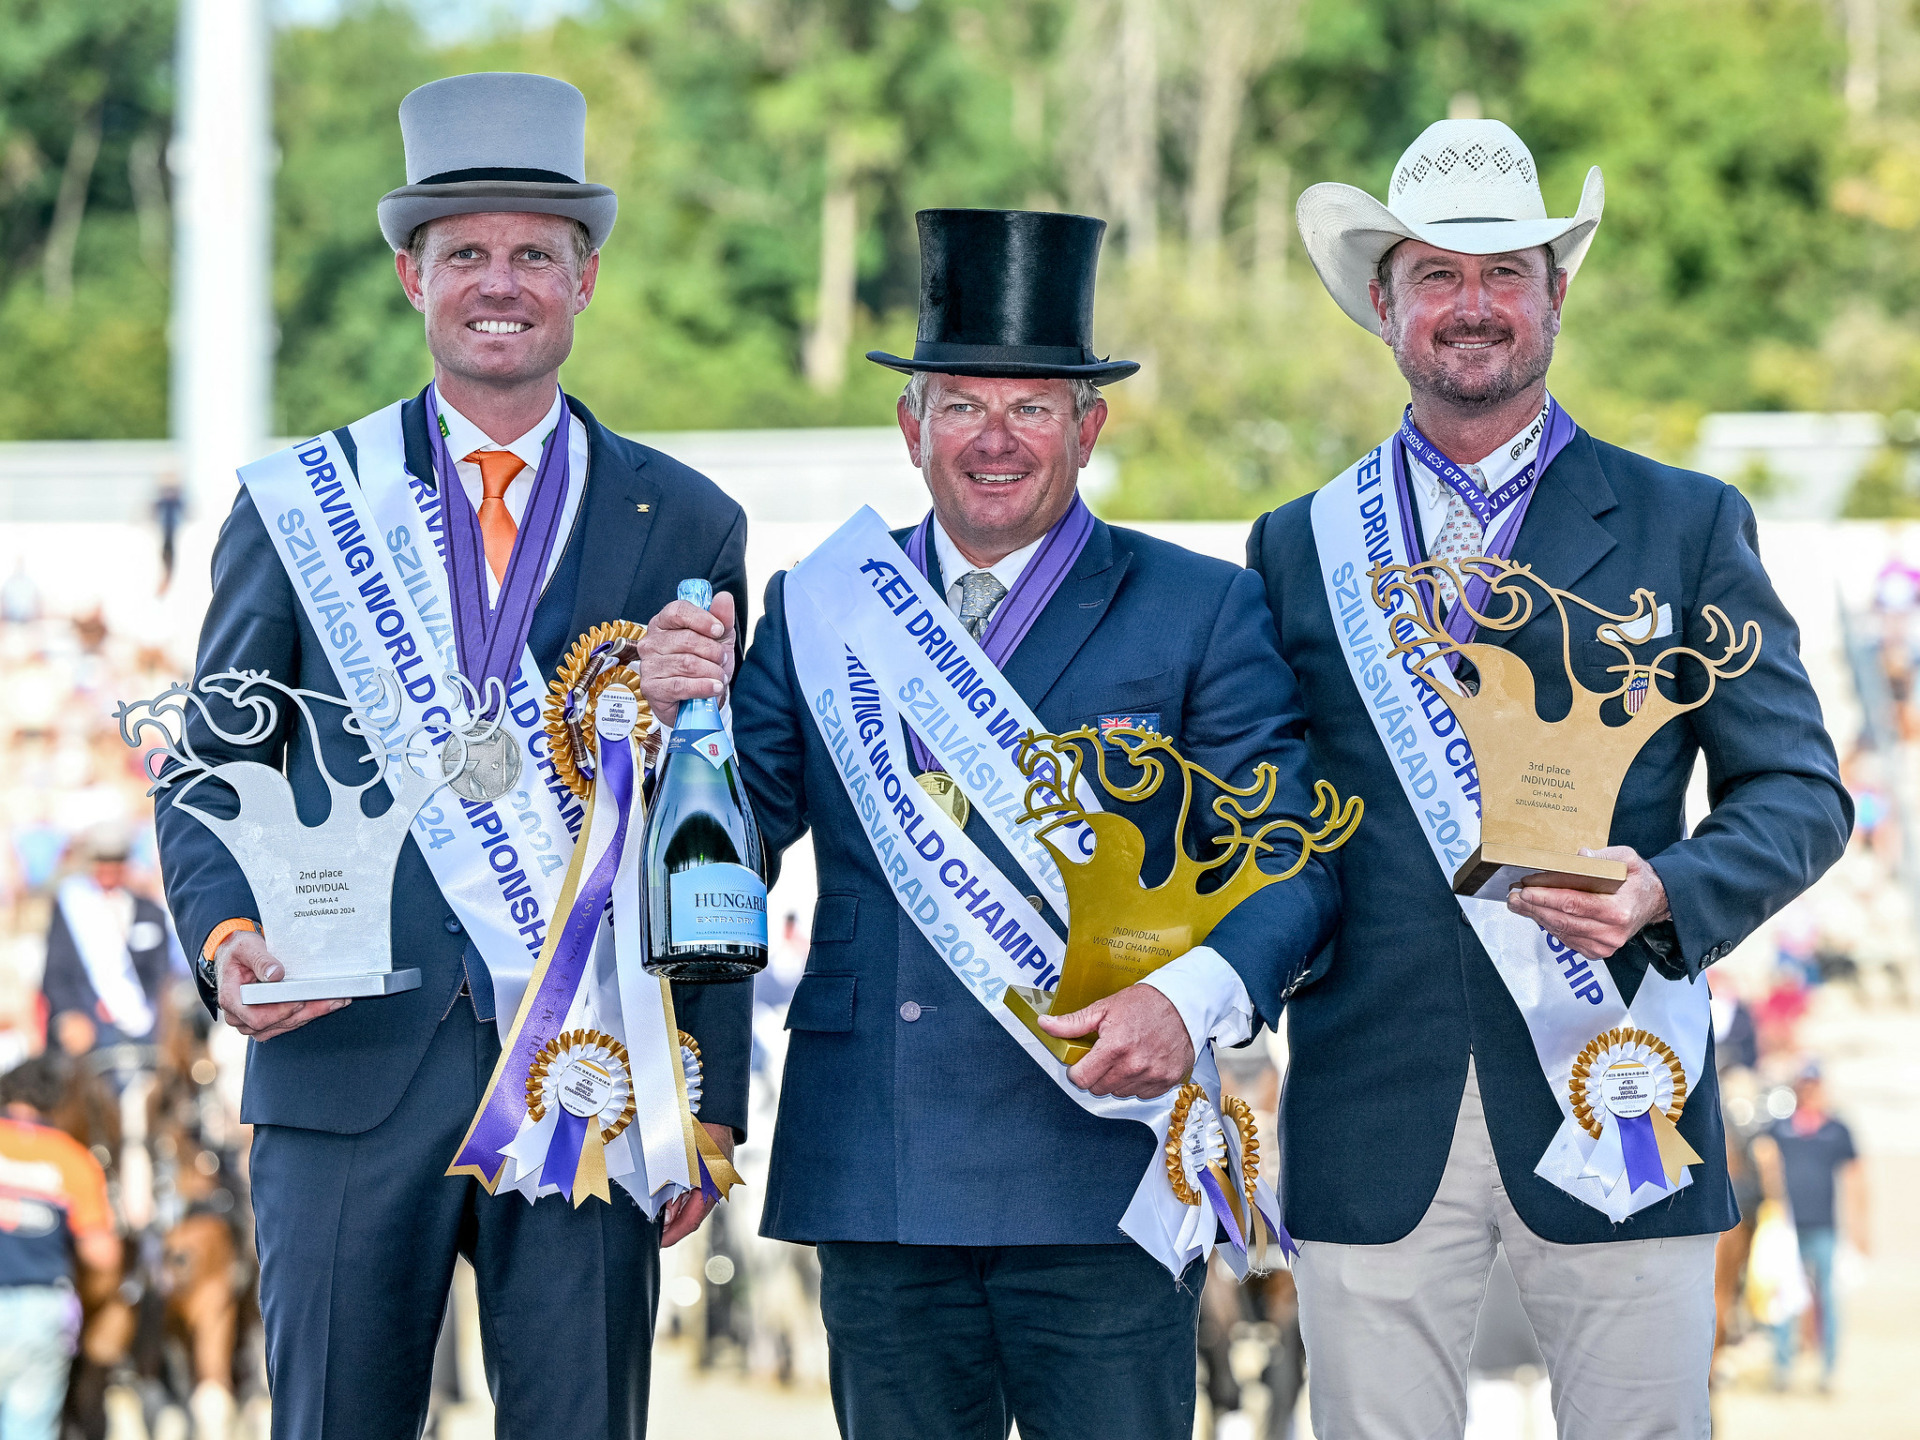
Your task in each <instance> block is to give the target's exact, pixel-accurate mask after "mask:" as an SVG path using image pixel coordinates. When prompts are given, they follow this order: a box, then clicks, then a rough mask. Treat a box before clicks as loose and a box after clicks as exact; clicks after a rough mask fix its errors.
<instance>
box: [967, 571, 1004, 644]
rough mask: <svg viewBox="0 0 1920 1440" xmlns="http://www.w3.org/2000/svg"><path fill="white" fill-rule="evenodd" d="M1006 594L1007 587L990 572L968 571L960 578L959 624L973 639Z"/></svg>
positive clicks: (983, 627) (978, 635)
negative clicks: (963, 626) (964, 627)
mask: <svg viewBox="0 0 1920 1440" xmlns="http://www.w3.org/2000/svg"><path fill="white" fill-rule="evenodd" d="M1006 593H1007V587H1006V586H1004V585H1002V584H1001V583H1000V582H999V581H998V580H996V579H994V578H993V572H992V571H990V570H969V571H968V572H967V573H966V574H964V575H962V576H961V577H960V623H961V624H962V625H965V626H966V627H967V633H968V634H969V635H971V636H973V638H974V639H976V640H978V639H979V638H980V632H981V631H983V630H985V629H986V628H987V617H988V616H989V615H991V614H993V607H994V606H996V605H998V604H999V603H1000V601H1001V600H1002V599H1003V598H1004V597H1005V595H1006Z"/></svg>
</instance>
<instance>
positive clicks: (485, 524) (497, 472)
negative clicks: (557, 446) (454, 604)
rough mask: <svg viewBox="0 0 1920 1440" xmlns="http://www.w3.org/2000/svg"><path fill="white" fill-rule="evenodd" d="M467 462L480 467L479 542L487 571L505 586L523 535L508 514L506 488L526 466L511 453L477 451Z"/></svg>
mask: <svg viewBox="0 0 1920 1440" xmlns="http://www.w3.org/2000/svg"><path fill="white" fill-rule="evenodd" d="M467 460H468V462H469V463H470V464H474V465H478V466H479V467H480V496H481V498H480V511H479V515H480V541H481V543H482V544H483V545H485V546H486V550H487V568H488V569H489V570H491V571H493V578H494V580H495V582H496V583H500V584H504V583H506V578H507V561H508V560H509V559H511V558H512V556H513V538H514V536H516V535H518V534H519V533H520V527H519V526H517V525H515V524H514V523H513V516H512V514H511V513H509V512H508V510H507V486H509V485H511V484H512V483H513V477H514V476H516V475H518V474H519V473H520V472H521V471H522V470H524V469H526V468H527V464H526V461H524V460H522V459H521V458H520V457H519V456H518V455H515V454H514V453H513V452H512V451H509V450H475V451H474V452H473V453H472V454H471V455H469V456H467Z"/></svg>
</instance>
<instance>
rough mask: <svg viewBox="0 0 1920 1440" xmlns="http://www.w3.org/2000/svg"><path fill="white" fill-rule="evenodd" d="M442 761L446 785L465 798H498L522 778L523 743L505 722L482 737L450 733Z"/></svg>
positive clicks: (442, 753)
mask: <svg viewBox="0 0 1920 1440" xmlns="http://www.w3.org/2000/svg"><path fill="white" fill-rule="evenodd" d="M440 763H441V765H442V767H443V773H444V774H445V775H446V777H447V787H448V788H449V789H450V790H452V791H453V793H454V794H456V795H458V796H460V797H461V798H462V799H466V800H498V799H499V798H500V797H501V796H502V795H504V794H506V793H507V792H508V791H509V790H511V789H512V788H513V787H514V786H515V785H517V784H518V783H519V781H520V747H519V746H518V745H516V744H514V743H513V736H512V735H511V734H509V733H508V732H507V729H506V727H505V726H501V727H500V728H499V729H498V730H495V731H494V732H493V733H492V734H491V735H489V736H487V737H486V738H485V739H482V740H469V739H468V738H467V737H466V736H464V735H461V734H459V733H457V732H456V733H455V734H452V735H449V736H448V737H447V743H446V745H445V746H444V747H443V748H442V749H441V751H440Z"/></svg>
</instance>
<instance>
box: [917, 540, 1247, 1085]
mask: <svg viewBox="0 0 1920 1440" xmlns="http://www.w3.org/2000/svg"><path fill="white" fill-rule="evenodd" d="M1044 539H1046V536H1044V535H1043V536H1041V537H1040V540H1035V541H1034V542H1033V543H1032V544H1031V545H1024V546H1022V547H1021V548H1020V549H1018V550H1016V551H1014V552H1013V553H1012V554H1011V555H1008V556H1006V557H1005V558H1004V559H1002V560H998V561H996V562H995V563H993V564H992V565H989V566H987V567H986V569H987V572H988V573H989V574H991V575H992V576H993V578H994V579H996V580H998V581H999V582H1000V583H1001V584H1002V585H1004V586H1006V587H1007V589H1008V590H1011V589H1013V583H1014V581H1016V580H1018V579H1019V578H1020V575H1021V572H1022V571H1024V570H1025V569H1026V568H1027V564H1028V562H1029V561H1031V560H1032V559H1033V556H1034V552H1035V551H1037V550H1039V548H1040V541H1041V540H1044ZM933 551H934V554H935V555H936V556H937V557H939V561H940V578H941V579H942V580H945V581H946V582H947V604H948V606H949V607H951V608H952V609H953V611H954V612H955V613H956V614H957V613H959V609H960V580H961V577H962V576H965V575H969V574H971V573H972V572H974V571H975V570H978V569H980V568H981V567H980V566H978V565H975V564H974V563H973V562H972V561H971V560H968V559H967V558H966V557H965V556H964V555H962V554H961V553H960V547H959V546H957V545H955V544H954V543H953V540H952V538H951V537H950V536H949V535H948V534H947V532H946V529H945V527H944V526H942V525H941V523H940V519H939V517H938V516H935V517H934V521H933ZM1141 983H1142V984H1146V985H1151V986H1152V987H1153V988H1154V989H1156V990H1158V991H1159V992H1160V993H1161V994H1162V995H1165V996H1166V997H1167V999H1169V1000H1171V1001H1172V1002H1173V1008H1174V1009H1175V1010H1177V1011H1179V1012H1180V1020H1181V1023H1182V1024H1184V1025H1185V1026H1186V1027H1187V1038H1188V1039H1189V1040H1190V1041H1191V1042H1192V1043H1193V1053H1194V1054H1195V1055H1198V1054H1199V1053H1200V1050H1201V1048H1202V1047H1203V1046H1204V1045H1205V1044H1206V1043H1207V1041H1208V1040H1209V1039H1213V1040H1216V1041H1218V1042H1219V1043H1220V1044H1222V1045H1236V1044H1238V1043H1239V1042H1240V1041H1242V1040H1245V1039H1246V1038H1247V1037H1248V1036H1249V1035H1251V1034H1253V1001H1252V1000H1251V999H1250V998H1249V997H1248V995H1247V987H1246V985H1245V983H1244V982H1242V980H1241V979H1240V977H1239V975H1238V974H1236V973H1235V972H1234V968H1233V967H1232V966H1231V965H1229V964H1228V963H1227V962H1226V960H1225V959H1224V958H1223V957H1222V956H1221V954H1220V952H1219V951H1217V950H1215V949H1213V948H1212V947H1211V946H1207V945H1199V946H1196V947H1194V948H1193V949H1192V950H1189V951H1188V952H1187V953H1186V954H1185V955H1182V956H1181V957H1180V958H1179V959H1177V960H1171V961H1169V962H1168V963H1167V964H1165V965H1162V966H1161V967H1160V968H1159V969H1158V970H1156V971H1154V972H1153V973H1152V974H1151V975H1149V976H1147V977H1146V979H1145V980H1144V981H1142V982H1141Z"/></svg>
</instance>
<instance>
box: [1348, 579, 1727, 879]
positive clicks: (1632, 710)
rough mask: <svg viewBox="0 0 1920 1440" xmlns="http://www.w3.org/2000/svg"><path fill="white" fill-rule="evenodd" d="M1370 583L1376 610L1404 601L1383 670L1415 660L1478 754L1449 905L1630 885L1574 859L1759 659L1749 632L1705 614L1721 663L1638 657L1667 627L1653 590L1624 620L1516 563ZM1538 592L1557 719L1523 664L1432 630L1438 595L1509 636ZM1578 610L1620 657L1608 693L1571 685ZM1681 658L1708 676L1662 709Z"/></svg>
mask: <svg viewBox="0 0 1920 1440" xmlns="http://www.w3.org/2000/svg"><path fill="white" fill-rule="evenodd" d="M1476 576H1477V577H1478V578H1480V579H1482V580H1484V581H1485V582H1486V583H1487V586H1488V590H1487V595H1486V598H1485V600H1484V601H1483V602H1482V604H1483V607H1484V609H1481V608H1475V606H1474V605H1473V604H1472V603H1471V602H1469V601H1468V600H1466V598H1465V596H1466V594H1467V583H1468V581H1469V580H1471V579H1472V578H1474V577H1476ZM1368 579H1370V580H1371V581H1372V582H1373V586H1374V590H1373V595H1374V601H1375V603H1376V604H1378V605H1379V606H1380V608H1381V609H1382V610H1385V611H1392V609H1393V607H1394V604H1395V602H1396V600H1397V599H1405V600H1407V601H1408V602H1410V603H1409V605H1408V607H1407V608H1406V609H1405V610H1403V611H1402V612H1401V613H1400V614H1399V616H1398V617H1396V618H1395V620H1394V621H1393V622H1392V628H1393V636H1394V642H1395V643H1394V647H1393V649H1392V650H1391V651H1389V652H1388V653H1387V655H1386V656H1385V657H1383V658H1384V659H1385V660H1388V661H1391V660H1395V659H1399V658H1400V657H1402V656H1406V657H1410V660H1409V663H1410V665H1411V668H1412V669H1413V670H1414V671H1415V672H1416V673H1417V674H1419V675H1420V677H1421V678H1422V679H1424V680H1425V681H1426V682H1427V683H1428V684H1430V685H1432V686H1433V688H1434V691H1435V693H1436V694H1438V695H1439V697H1440V699H1441V700H1443V701H1444V702H1445V703H1446V705H1447V708H1448V709H1449V710H1451V711H1452V712H1453V714H1454V716H1455V718H1457V719H1458V720H1459V722H1460V728H1461V729H1462V730H1463V731H1465V732H1466V738H1467V743H1468V744H1469V745H1471V746H1472V747H1473V760H1474V764H1475V766H1476V767H1477V770H1478V774H1479V780H1480V844H1479V846H1478V847H1477V848H1476V849H1475V850H1474V852H1473V853H1472V854H1471V855H1469V856H1468V857H1467V859H1466V860H1465V861H1464V862H1463V863H1462V864H1461V865H1460V867H1459V868H1458V869H1457V870H1455V872H1454V875H1453V889H1454V893H1455V894H1458V895H1480V896H1486V897H1490V898H1499V897H1504V896H1505V895H1506V893H1507V890H1508V888H1509V887H1510V886H1513V885H1554V886H1560V887H1563V888H1566V889H1570V890H1586V891H1590V892H1594V893H1598V894H1612V893H1613V892H1614V891H1615V890H1618V889H1619V888H1620V886H1621V885H1622V884H1623V883H1625V881H1626V878H1627V867H1626V865H1625V864H1624V863H1623V862H1621V861H1619V860H1602V859H1596V858H1594V857H1592V856H1586V855H1582V854H1580V851H1582V850H1598V849H1601V848H1603V847H1604V846H1605V845H1606V844H1607V838H1608V833H1609V831H1611V829H1612V828H1613V810H1614V805H1615V804H1616V803H1617V802H1618V800H1619V798H1620V786H1621V783H1622V782H1623V781H1624V780H1625V779H1626V774H1627V769H1628V767H1629V766H1631V765H1632V764H1633V760H1634V757H1635V756H1636V755H1638V754H1639V753H1640V749H1641V747H1642V746H1644V745H1645V744H1646V743H1647V741H1649V740H1651V739H1652V738H1653V736H1654V732H1655V731H1657V730H1659V729H1660V727H1661V726H1663V725H1665V724H1666V723H1667V722H1668V721H1669V720H1671V719H1673V718H1674V717H1675V716H1676V715H1684V714H1686V713H1687V712H1688V711H1689V710H1697V709H1699V708H1700V707H1701V706H1702V705H1704V704H1706V703H1707V701H1708V700H1710V699H1712V698H1713V693H1714V691H1715V689H1716V688H1717V687H1718V685H1719V683H1720V681H1722V680H1733V679H1737V678H1738V677H1740V676H1742V675H1744V674H1746V673H1747V671H1748V670H1750V669H1751V668H1752V667H1753V662H1754V661H1755V660H1756V659H1758V658H1759V655H1760V626H1759V625H1758V623H1756V622H1755V621H1752V620H1749V621H1748V622H1747V623H1746V625H1745V627H1744V628H1743V629H1741V630H1740V631H1739V632H1738V633H1737V634H1736V632H1735V630H1734V626H1733V623H1732V622H1731V621H1730V620H1728V619H1727V616H1726V613H1725V612H1724V611H1722V610H1721V609H1720V608H1719V607H1718V606H1715V605H1708V606H1705V607H1703V608H1702V610H1701V611H1700V615H1701V618H1702V619H1704V620H1705V621H1706V622H1707V627H1708V628H1707V643H1708V644H1709V645H1714V644H1723V646H1724V648H1723V649H1722V651H1721V653H1720V655H1719V657H1718V658H1717V659H1714V658H1710V657H1708V656H1706V655H1703V654H1701V653H1700V652H1699V651H1698V650H1694V649H1690V648H1689V647H1687V646H1685V645H1669V646H1667V647H1666V648H1664V649H1662V650H1660V651H1659V652H1658V653H1656V654H1655V655H1654V656H1653V657H1652V658H1651V659H1648V660H1640V659H1636V658H1635V656H1634V653H1633V648H1632V647H1633V646H1634V645H1646V644H1649V643H1650V642H1652V641H1654V640H1657V639H1660V638H1662V625H1663V624H1665V625H1666V627H1667V628H1668V629H1669V630H1670V629H1671V621H1670V620H1668V619H1666V617H1665V615H1664V614H1663V612H1664V611H1665V608H1666V607H1664V606H1656V605H1655V603H1654V595H1653V592H1652V591H1651V590H1644V589H1642V590H1635V591H1634V592H1633V609H1632V610H1631V611H1629V612H1628V613H1627V614H1624V615H1616V614H1614V613H1613V612H1612V611H1609V610H1602V609H1601V608H1600V607H1599V606H1597V605H1591V604H1589V603H1588V602H1587V601H1585V600H1582V599H1581V598H1580V597H1579V596H1578V595H1575V594H1573V593H1571V592H1570V591H1566V590H1559V589H1555V588H1554V587H1553V586H1551V585H1549V584H1547V583H1546V582H1545V581H1544V580H1542V579H1541V578H1540V577H1539V576H1537V575H1535V574H1534V573H1533V571H1532V570H1531V569H1530V568H1529V567H1527V566H1525V565H1514V564H1512V563H1510V562H1508V561H1506V560H1501V559H1498V558H1496V557H1493V556H1489V555H1471V556H1466V557H1464V558H1462V559H1459V560H1457V561H1447V560H1426V561H1422V562H1421V563H1420V564H1418V565H1383V566H1377V567H1376V568H1374V569H1373V570H1370V571H1369V572H1368ZM1536 591H1537V592H1539V593H1540V594H1542V595H1544V596H1545V597H1546V601H1547V603H1550V604H1551V605H1552V606H1553V608H1554V610H1555V611H1556V612H1557V613H1558V614H1559V617H1560V659H1561V664H1562V665H1563V666H1564V667H1565V669H1566V672H1567V683H1568V684H1569V685H1570V686H1571V687H1572V690H1573V704H1572V706H1571V708H1570V709H1569V710H1568V711H1567V714H1566V716H1565V718H1563V719H1560V720H1543V719H1541V718H1540V714H1539V711H1538V709H1537V708H1536V707H1535V704H1534V677H1533V672H1532V671H1531V670H1529V669H1528V668H1527V665H1526V662H1524V661H1523V660H1521V659H1520V658H1519V657H1518V656H1517V655H1515V654H1514V653H1513V652H1512V651H1510V650H1507V649H1505V648H1503V647H1501V646H1499V645H1487V644H1478V643H1476V644H1468V645H1462V644H1460V643H1459V642H1458V641H1456V640H1455V639H1454V638H1453V636H1452V635H1450V634H1448V632H1447V629H1446V627H1445V625H1444V624H1443V623H1442V622H1441V620H1440V601H1441V598H1442V596H1447V597H1449V598H1451V597H1452V596H1459V597H1461V598H1460V600H1459V603H1460V604H1463V605H1465V606H1466V608H1467V613H1468V614H1469V615H1471V616H1472V618H1473V620H1474V622H1475V623H1476V624H1477V625H1478V626H1479V627H1480V629H1481V630H1499V631H1511V630H1518V629H1519V628H1520V627H1521V626H1523V625H1525V624H1526V623H1527V622H1528V621H1529V620H1530V619H1532V618H1533V614H1534V608H1535V603H1536V602H1535V600H1534V592H1536ZM1576 605H1577V606H1578V607H1580V609H1582V610H1584V611H1586V612H1588V613H1589V614H1590V615H1593V616H1595V617H1597V623H1596V625H1595V627H1594V630H1593V638H1594V639H1596V640H1598V641H1599V642H1600V643H1601V644H1603V645H1605V646H1607V647H1608V648H1610V649H1611V650H1613V651H1614V652H1615V653H1616V654H1617V655H1618V657H1619V663H1618V664H1616V665H1610V666H1608V667H1607V673H1608V674H1610V675H1617V676H1619V677H1620V681H1619V684H1617V685H1615V686H1614V687H1613V688H1612V689H1611V690H1605V691H1600V690H1589V689H1588V688H1587V687H1586V686H1584V685H1582V684H1581V683H1580V681H1579V679H1578V678H1577V677H1576V676H1575V675H1574V670H1573V659H1572V651H1571V645H1572V640H1573V624H1574V622H1573V619H1572V617H1571V615H1570V613H1569V608H1568V607H1569V606H1576ZM1495 611H1498V613H1493V612H1495ZM1723 637H1724V641H1723ZM1449 655H1459V656H1461V657H1463V658H1464V659H1465V660H1467V661H1468V662H1470V663H1471V664H1472V665H1473V668H1474V669H1475V670H1476V671H1477V672H1478V674H1479V684H1478V685H1477V686H1467V685H1461V684H1460V683H1459V682H1458V681H1456V680H1454V679H1453V678H1452V677H1451V676H1448V675H1446V673H1445V672H1446V663H1447V662H1446V657H1447V656H1449ZM1680 660H1692V661H1694V662H1695V663H1696V664H1698V665H1699V666H1700V667H1701V669H1702V670H1704V671H1705V672H1706V683H1705V686H1704V687H1703V689H1702V691H1701V693H1700V695H1699V696H1698V697H1697V698H1695V699H1692V700H1679V699H1674V698H1671V697H1669V696H1668V695H1667V694H1666V693H1665V692H1664V691H1663V690H1662V689H1661V688H1660V686H1659V684H1658V683H1657V682H1658V681H1660V680H1665V681H1667V682H1668V683H1669V685H1672V686H1674V687H1675V688H1676V689H1677V687H1678V677H1677V675H1676V663H1675V662H1678V661H1680Z"/></svg>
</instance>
